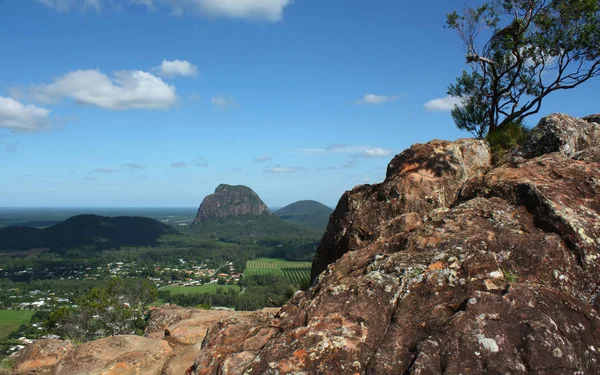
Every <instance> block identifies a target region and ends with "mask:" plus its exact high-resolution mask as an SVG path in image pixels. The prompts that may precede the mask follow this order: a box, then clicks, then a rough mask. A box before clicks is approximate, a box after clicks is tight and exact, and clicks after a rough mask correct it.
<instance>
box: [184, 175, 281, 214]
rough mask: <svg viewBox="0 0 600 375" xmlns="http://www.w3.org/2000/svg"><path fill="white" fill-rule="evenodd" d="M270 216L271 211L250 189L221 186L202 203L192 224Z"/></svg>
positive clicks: (240, 186) (238, 186) (239, 186)
mask: <svg viewBox="0 0 600 375" xmlns="http://www.w3.org/2000/svg"><path fill="white" fill-rule="evenodd" d="M260 215H266V216H270V215H272V214H271V211H269V209H268V208H267V206H266V205H265V204H264V202H263V201H262V200H261V199H260V197H259V196H258V194H256V193H255V192H254V191H253V190H252V189H250V188H249V187H247V186H243V185H236V186H233V185H225V184H221V185H219V186H218V187H217V188H216V189H215V192H214V194H211V195H208V196H207V197H206V198H204V200H203V201H202V204H201V205H200V208H199V209H198V214H197V215H196V219H194V224H198V223H202V222H206V221H211V220H223V219H226V218H228V217H236V216H260Z"/></svg>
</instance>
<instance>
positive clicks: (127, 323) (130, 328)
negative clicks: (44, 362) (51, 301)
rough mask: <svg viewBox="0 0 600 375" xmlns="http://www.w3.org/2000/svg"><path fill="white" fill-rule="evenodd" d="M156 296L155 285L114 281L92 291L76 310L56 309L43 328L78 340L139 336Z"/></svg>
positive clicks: (141, 280)
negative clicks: (136, 334) (125, 335)
mask: <svg viewBox="0 0 600 375" xmlns="http://www.w3.org/2000/svg"><path fill="white" fill-rule="evenodd" d="M157 296H158V290H157V289H156V286H154V285H153V284H152V283H151V282H149V281H148V280H145V279H127V280H125V279H121V278H113V279H111V281H110V283H109V284H108V285H107V286H106V287H96V288H92V289H90V290H89V292H87V293H86V294H85V295H83V296H82V297H80V298H78V299H77V301H76V303H77V307H74V308H67V307H62V308H59V309H56V310H54V311H53V312H52V313H51V314H50V315H49V317H48V318H47V319H46V321H45V324H44V326H45V328H46V329H47V330H48V331H49V332H53V333H56V334H58V335H60V336H62V337H66V338H71V339H78V340H91V339H93V338H94V337H95V336H97V335H102V336H110V335H120V334H134V333H139V332H141V331H142V330H143V329H144V325H145V319H144V317H145V314H146V308H147V307H148V305H149V304H150V303H151V302H152V301H154V300H155V299H156V298H157Z"/></svg>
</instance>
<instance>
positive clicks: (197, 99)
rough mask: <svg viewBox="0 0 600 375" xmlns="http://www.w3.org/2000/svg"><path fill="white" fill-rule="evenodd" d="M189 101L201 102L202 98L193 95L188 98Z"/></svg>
mask: <svg viewBox="0 0 600 375" xmlns="http://www.w3.org/2000/svg"><path fill="white" fill-rule="evenodd" d="M188 99H189V100H190V101H192V102H199V101H200V100H201V99H202V98H201V97H200V95H198V94H196V93H193V94H190V95H189V96H188Z"/></svg>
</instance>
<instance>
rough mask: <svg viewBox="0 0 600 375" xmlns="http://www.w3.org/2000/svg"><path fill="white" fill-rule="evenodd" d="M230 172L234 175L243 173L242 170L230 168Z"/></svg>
mask: <svg viewBox="0 0 600 375" xmlns="http://www.w3.org/2000/svg"><path fill="white" fill-rule="evenodd" d="M230 171H231V172H235V173H239V172H243V171H244V170H243V169H242V168H231V169H230Z"/></svg>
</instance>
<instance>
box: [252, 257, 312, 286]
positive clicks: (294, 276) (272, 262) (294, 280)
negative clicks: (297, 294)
mask: <svg viewBox="0 0 600 375" xmlns="http://www.w3.org/2000/svg"><path fill="white" fill-rule="evenodd" d="M311 266H312V264H311V263H310V262H288V261H284V260H281V259H269V258H261V259H255V260H249V261H248V262H247V263H246V270H245V271H244V278H245V279H246V278H249V277H252V276H262V275H276V276H284V277H285V278H286V279H287V280H288V281H289V282H290V283H291V284H292V285H294V286H296V287H300V286H303V285H306V284H307V283H308V282H310V268H311Z"/></svg>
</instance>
